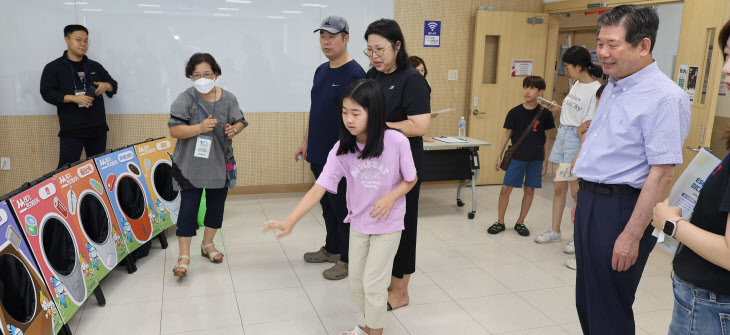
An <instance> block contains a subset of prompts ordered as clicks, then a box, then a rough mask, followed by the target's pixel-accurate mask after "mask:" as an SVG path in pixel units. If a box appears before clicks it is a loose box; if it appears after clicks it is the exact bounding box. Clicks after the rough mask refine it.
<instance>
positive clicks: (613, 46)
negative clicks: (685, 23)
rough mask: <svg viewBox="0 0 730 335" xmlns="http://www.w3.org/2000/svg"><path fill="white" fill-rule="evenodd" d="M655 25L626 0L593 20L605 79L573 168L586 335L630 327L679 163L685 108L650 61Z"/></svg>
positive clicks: (650, 14) (649, 13) (579, 300)
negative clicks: (655, 225) (655, 213)
mask: <svg viewBox="0 0 730 335" xmlns="http://www.w3.org/2000/svg"><path fill="white" fill-rule="evenodd" d="M658 26H659V18H658V16H657V14H656V12H655V11H654V10H653V9H651V8H650V7H644V8H640V7H636V6H633V5H622V6H618V7H616V8H614V9H612V10H610V11H608V12H606V13H604V14H602V15H601V16H600V17H599V18H598V27H599V34H598V39H597V41H598V50H597V51H598V58H599V60H600V61H601V66H602V67H603V71H604V73H606V74H608V75H610V76H611V78H610V79H609V82H608V84H607V86H606V88H605V89H604V91H603V95H602V96H601V101H600V104H599V105H598V109H597V111H596V115H595V116H594V119H593V121H592V123H591V125H590V128H589V129H588V133H587V134H586V139H585V142H584V144H583V147H582V149H581V151H580V153H579V156H578V159H577V160H576V164H575V167H574V169H573V172H574V174H575V175H576V176H578V178H579V179H580V180H579V185H580V191H579V192H578V205H577V210H576V216H575V248H576V249H575V250H576V261H577V265H578V268H577V270H578V272H577V277H576V307H577V309H578V317H579V319H580V322H581V327H582V329H583V333H584V334H634V332H635V323H634V315H633V310H632V307H631V306H632V304H633V302H634V297H635V294H636V289H637V287H638V285H639V280H640V279H641V274H642V272H643V271H644V266H645V265H646V261H647V259H648V258H649V253H650V252H651V250H652V249H653V247H654V245H655V244H656V238H654V237H653V236H651V231H652V229H651V227H649V222H650V220H651V218H652V209H653V208H654V205H655V204H656V203H657V202H658V201H660V200H661V196H662V194H663V193H664V191H665V189H666V187H667V185H669V183H670V182H671V181H672V178H673V176H674V166H675V165H677V164H681V163H682V144H683V143H684V140H685V138H686V137H687V133H688V132H689V125H690V119H691V107H690V103H689V99H688V97H687V94H686V93H685V92H684V91H682V89H680V88H679V87H678V86H677V84H675V83H674V82H673V81H672V80H671V79H669V78H668V77H667V76H666V75H664V74H663V73H662V72H661V71H660V70H659V68H658V67H657V65H656V63H655V62H654V60H653V59H652V56H651V51H652V49H653V46H654V42H655V41H656V31H657V28H658Z"/></svg>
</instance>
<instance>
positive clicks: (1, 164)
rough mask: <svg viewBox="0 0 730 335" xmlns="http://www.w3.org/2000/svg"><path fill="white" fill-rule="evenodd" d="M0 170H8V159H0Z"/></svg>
mask: <svg viewBox="0 0 730 335" xmlns="http://www.w3.org/2000/svg"><path fill="white" fill-rule="evenodd" d="M0 169H2V170H10V157H2V158H0Z"/></svg>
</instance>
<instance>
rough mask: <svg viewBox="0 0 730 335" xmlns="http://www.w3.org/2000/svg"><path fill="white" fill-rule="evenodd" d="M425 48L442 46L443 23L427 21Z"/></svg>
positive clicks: (425, 25)
mask: <svg viewBox="0 0 730 335" xmlns="http://www.w3.org/2000/svg"><path fill="white" fill-rule="evenodd" d="M423 46H424V47H431V48H438V47H440V46H441V21H425V24H424V26H423Z"/></svg>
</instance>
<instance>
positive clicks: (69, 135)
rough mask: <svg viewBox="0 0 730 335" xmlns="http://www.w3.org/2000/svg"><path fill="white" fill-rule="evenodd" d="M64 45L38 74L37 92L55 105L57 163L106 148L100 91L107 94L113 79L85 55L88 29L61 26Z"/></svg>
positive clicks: (110, 93) (112, 88)
mask: <svg viewBox="0 0 730 335" xmlns="http://www.w3.org/2000/svg"><path fill="white" fill-rule="evenodd" d="M63 34H64V38H65V40H66V45H67V46H68V49H67V50H66V51H64V52H63V55H62V56H61V57H59V58H58V59H56V60H54V61H52V62H50V63H48V64H47V65H46V66H45V68H43V73H42V74H41V89H40V92H41V96H42V97H43V100H45V101H46V102H48V103H49V104H52V105H54V106H56V109H57V113H58V121H59V123H60V125H61V131H59V133H58V137H60V150H59V159H58V167H59V168H60V167H61V166H63V165H64V164H66V163H71V162H75V161H78V160H79V159H80V158H81V151H82V150H86V157H91V156H94V155H97V154H100V153H102V152H104V150H106V139H107V138H106V133H107V131H109V126H108V125H107V123H106V111H105V109H104V97H102V94H103V93H106V95H107V97H109V98H111V97H112V96H114V94H116V93H117V88H118V86H117V82H116V81H115V80H114V79H113V78H112V77H111V76H110V75H109V73H108V72H107V71H106V69H104V67H103V66H101V64H99V63H97V62H95V61H93V60H91V59H89V57H87V56H86V53H87V52H88V51H89V31H88V30H87V29H86V27H84V26H82V25H78V24H72V25H68V26H66V27H65V28H64V29H63Z"/></svg>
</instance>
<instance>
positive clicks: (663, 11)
mask: <svg viewBox="0 0 730 335" xmlns="http://www.w3.org/2000/svg"><path fill="white" fill-rule="evenodd" d="M656 7H657V13H658V14H659V31H658V32H657V37H656V45H654V51H653V52H652V56H654V59H655V60H656V62H657V66H659V69H660V70H662V72H664V73H665V74H666V75H667V76H668V77H669V78H672V79H674V68H675V66H674V65H675V62H676V58H677V48H678V47H679V28H680V27H681V25H682V10H683V9H684V4H683V3H671V4H663V5H658V6H656Z"/></svg>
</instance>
